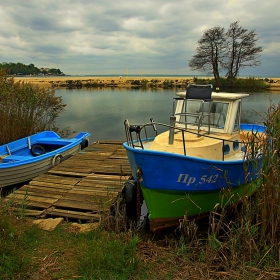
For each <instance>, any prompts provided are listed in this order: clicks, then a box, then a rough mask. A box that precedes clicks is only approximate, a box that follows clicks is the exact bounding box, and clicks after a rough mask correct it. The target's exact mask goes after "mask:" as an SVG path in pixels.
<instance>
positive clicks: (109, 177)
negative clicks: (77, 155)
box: [81, 173, 129, 182]
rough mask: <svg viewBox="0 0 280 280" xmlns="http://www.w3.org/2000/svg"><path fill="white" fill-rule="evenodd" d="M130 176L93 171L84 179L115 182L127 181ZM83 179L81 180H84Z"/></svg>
mask: <svg viewBox="0 0 280 280" xmlns="http://www.w3.org/2000/svg"><path fill="white" fill-rule="evenodd" d="M128 178H129V177H127V176H125V177H121V176H119V175H113V174H95V173H91V174H89V175H88V176H86V178H84V179H83V180H85V179H86V180H98V181H103V180H104V181H105V180H106V181H110V180H111V181H115V182H125V181H126V180H127V179H128ZM83 180H81V181H83Z"/></svg>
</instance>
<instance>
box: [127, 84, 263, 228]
mask: <svg viewBox="0 0 280 280" xmlns="http://www.w3.org/2000/svg"><path fill="white" fill-rule="evenodd" d="M176 95H177V96H176V97H175V98H174V99H173V112H172V114H171V117H170V123H169V124H163V123H156V122H154V121H153V120H152V119H151V121H150V122H148V123H146V124H143V125H130V124H129V122H128V120H125V131H126V137H127V141H126V142H125V143H124V144H123V146H124V148H125V149H126V151H127V156H128V159H129V163H130V167H131V170H132V175H133V178H134V179H135V180H136V181H137V182H138V184H139V186H140V187H141V192H142V195H143V197H144V200H145V203H146V205H147V209H148V219H149V223H150V229H151V231H153V232H157V231H159V230H162V229H164V228H167V227H173V226H176V225H178V224H179V223H180V220H181V219H182V218H183V217H184V216H185V215H187V216H188V218H193V217H203V216H205V215H207V214H208V213H209V212H211V211H212V210H213V209H214V208H215V207H225V206H227V205H230V204H232V203H236V202H238V201H240V199H241V198H242V197H244V196H249V195H251V194H252V193H253V192H254V191H255V189H256V184H252V182H254V181H255V180H257V179H258V177H259V176H260V170H261V168H262V156H261V155H262V152H261V146H262V145H261V143H262V141H263V140H264V139H265V135H266V128H265V126H263V125H259V124H241V123H240V120H241V112H242V99H243V98H246V97H247V96H248V94H242V93H222V92H212V86H211V85H204V86H197V85H189V86H188V87H187V91H186V92H179V93H177V94H176ZM159 127H164V129H163V132H162V133H159V134H158V133H157V130H158V128H159ZM150 133H154V134H155V135H154V137H150V136H149V135H150Z"/></svg>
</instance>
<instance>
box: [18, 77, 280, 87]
mask: <svg viewBox="0 0 280 280" xmlns="http://www.w3.org/2000/svg"><path fill="white" fill-rule="evenodd" d="M13 78H14V81H15V82H19V81H21V82H27V83H31V84H36V85H39V86H40V87H44V88H82V87H84V88H94V87H96V88H97V87H151V88H186V85H187V84H190V83H195V82H194V78H197V79H213V77H209V76H201V77H187V76H184V77H182V76H168V77H167V76H161V77H154V76H150V77H148V76H147V77H146V76H145V77H140V76H129V77H124V76H117V77H115V76H114V77H108V76H98V77H97V76H43V77H38V76H36V77H34V76H32V77H30V76H28V77H13ZM258 79H265V78H258ZM268 81H269V82H268V83H267V84H269V85H270V87H271V89H273V90H275V89H278V88H279V90H280V78H271V79H268Z"/></svg>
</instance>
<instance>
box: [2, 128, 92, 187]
mask: <svg viewBox="0 0 280 280" xmlns="http://www.w3.org/2000/svg"><path fill="white" fill-rule="evenodd" d="M89 136H90V134H89V133H87V132H81V133H79V134H78V135H77V136H75V137H73V138H71V139H67V138H61V137H60V136H59V135H58V134H57V133H55V132H53V131H43V132H40V133H37V134H34V135H31V136H28V137H25V138H22V139H19V140H16V141H13V142H10V143H7V144H5V145H2V146H0V188H2V187H6V186H10V185H14V184H18V183H22V182H26V181H29V180H32V179H33V178H35V177H36V176H39V175H40V174H42V173H45V172H47V171H48V170H50V169H51V168H52V167H54V166H56V165H57V164H59V163H60V162H61V161H63V160H65V159H67V158H69V157H70V156H72V155H74V154H76V153H78V152H79V151H81V150H82V149H84V148H85V147H87V146H88V144H89Z"/></svg>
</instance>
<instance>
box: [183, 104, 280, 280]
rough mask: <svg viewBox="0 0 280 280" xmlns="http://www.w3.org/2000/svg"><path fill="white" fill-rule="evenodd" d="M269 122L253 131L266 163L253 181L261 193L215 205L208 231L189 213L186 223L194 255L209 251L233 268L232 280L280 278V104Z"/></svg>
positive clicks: (207, 258) (217, 263)
mask: <svg viewBox="0 0 280 280" xmlns="http://www.w3.org/2000/svg"><path fill="white" fill-rule="evenodd" d="M264 124H265V125H266V127H267V133H266V135H265V137H260V135H259V134H258V133H252V134H251V135H250V138H249V148H248V155H249V154H250V155H251V157H252V158H253V159H255V164H259V157H260V156H262V164H263V166H262V170H261V174H260V175H261V176H260V179H258V180H257V181H255V182H253V183H251V184H257V189H256V192H255V194H254V195H252V196H249V197H248V196H246V195H245V196H244V197H241V198H240V203H239V204H237V205H233V206H231V207H229V208H222V209H220V210H218V209H213V211H212V213H211V214H210V217H209V223H208V232H207V235H206V234H205V232H204V233H202V232H201V230H199V229H198V228H199V222H198V221H196V223H195V224H194V222H193V221H192V222H191V221H189V220H188V219H187V217H185V219H184V221H182V224H181V230H182V235H181V238H182V237H183V238H184V240H185V244H187V245H188V252H189V253H188V258H189V259H190V260H192V261H198V260H200V261H201V260H202V256H203V261H204V262H206V263H207V266H208V267H209V268H210V267H211V269H212V270H213V271H215V272H216V273H220V272H221V271H224V272H229V273H228V274H227V273H225V274H224V275H227V277H228V278H227V279H237V278H238V277H241V276H242V275H243V277H245V278H246V277H253V278H254V277H255V276H256V275H257V274H258V273H260V271H266V275H268V274H269V273H271V275H270V277H271V278H270V279H279V277H280V274H279V264H280V231H279V229H280V201H279V200H280V196H279V191H280V188H279V182H280V141H279V138H280V105H278V106H275V105H271V106H270V108H269V109H268V112H267V114H266V116H265V117H264ZM260 151H261V154H260ZM245 168H246V166H245ZM251 176H252V174H250V176H248V178H249V177H251ZM232 271H234V276H233V275H231V273H230V272H232ZM250 275H251V276H250ZM237 276H238V277H237ZM277 277H278V278H277ZM238 279H239V278H238ZM240 279H243V278H240ZM246 279H248V278H246Z"/></svg>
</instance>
